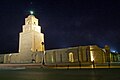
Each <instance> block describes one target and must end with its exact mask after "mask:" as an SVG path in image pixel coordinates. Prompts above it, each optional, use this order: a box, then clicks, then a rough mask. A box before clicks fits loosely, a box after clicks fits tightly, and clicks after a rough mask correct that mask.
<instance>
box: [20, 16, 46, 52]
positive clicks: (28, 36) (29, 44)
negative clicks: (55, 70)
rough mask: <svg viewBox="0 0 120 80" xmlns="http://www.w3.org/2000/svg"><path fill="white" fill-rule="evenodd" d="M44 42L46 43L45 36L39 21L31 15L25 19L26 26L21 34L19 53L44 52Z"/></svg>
mask: <svg viewBox="0 0 120 80" xmlns="http://www.w3.org/2000/svg"><path fill="white" fill-rule="evenodd" d="M42 42H43V43H44V34H43V33H41V27H40V26H39V25H38V19H37V18H35V16H34V15H29V16H28V17H27V18H25V25H23V26H22V32H21V33H20V37H19V52H27V51H32V52H36V51H44V49H43V46H44V45H43V44H41V43H42Z"/></svg>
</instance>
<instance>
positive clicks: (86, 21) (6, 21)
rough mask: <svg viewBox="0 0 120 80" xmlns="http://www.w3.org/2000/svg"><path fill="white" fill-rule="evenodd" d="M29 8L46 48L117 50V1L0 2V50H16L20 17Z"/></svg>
mask: <svg viewBox="0 0 120 80" xmlns="http://www.w3.org/2000/svg"><path fill="white" fill-rule="evenodd" d="M30 10H33V11H34V12H35V13H34V15H35V16H36V17H37V18H38V19H39V24H40V25H41V26H42V32H43V33H44V34H45V45H46V49H54V48H64V47H71V46H79V45H95V44H96V45H98V46H100V47H104V45H109V46H110V47H111V49H112V50H116V51H118V52H120V1H119V0H24V1H23V0H11V1H10V0H4V1H0V53H5V52H17V51H18V44H19V43H18V42H19V32H21V31H22V25H23V24H24V18H25V17H27V16H28V15H29V11H30Z"/></svg>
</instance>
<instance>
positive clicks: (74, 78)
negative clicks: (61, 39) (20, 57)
mask: <svg viewBox="0 0 120 80" xmlns="http://www.w3.org/2000/svg"><path fill="white" fill-rule="evenodd" d="M119 74H120V69H119V68H107V69H105V68H102V69H100V68H99V69H98V68H97V69H90V68H89V69H53V68H27V69H20V68H19V69H6V70H0V80H119V79H120V76H119Z"/></svg>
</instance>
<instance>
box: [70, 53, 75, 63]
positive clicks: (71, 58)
mask: <svg viewBox="0 0 120 80" xmlns="http://www.w3.org/2000/svg"><path fill="white" fill-rule="evenodd" d="M69 62H74V56H73V53H72V52H70V53H69Z"/></svg>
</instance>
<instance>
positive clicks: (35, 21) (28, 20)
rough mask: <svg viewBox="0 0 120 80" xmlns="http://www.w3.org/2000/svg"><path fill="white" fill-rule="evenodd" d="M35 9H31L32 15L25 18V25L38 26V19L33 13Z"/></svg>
mask: <svg viewBox="0 0 120 80" xmlns="http://www.w3.org/2000/svg"><path fill="white" fill-rule="evenodd" d="M33 13H34V12H33V11H30V15H29V16H28V17H27V18H25V25H36V26H38V19H37V18H35V16H34V15H33Z"/></svg>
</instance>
